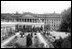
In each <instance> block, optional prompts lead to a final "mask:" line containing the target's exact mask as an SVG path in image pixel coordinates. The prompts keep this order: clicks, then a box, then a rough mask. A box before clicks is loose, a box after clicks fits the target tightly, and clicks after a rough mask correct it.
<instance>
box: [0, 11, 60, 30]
mask: <svg viewBox="0 0 72 49" xmlns="http://www.w3.org/2000/svg"><path fill="white" fill-rule="evenodd" d="M1 20H2V21H13V22H15V21H17V22H34V23H36V22H44V23H45V25H50V27H51V30H57V29H59V25H60V23H61V14H57V13H55V12H54V13H51V14H33V13H23V14H18V13H16V14H1Z"/></svg>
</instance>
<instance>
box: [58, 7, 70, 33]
mask: <svg viewBox="0 0 72 49" xmlns="http://www.w3.org/2000/svg"><path fill="white" fill-rule="evenodd" d="M59 30H60V31H63V32H71V8H69V9H68V10H66V11H65V12H62V23H61V25H60V29H59Z"/></svg>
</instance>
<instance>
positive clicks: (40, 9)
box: [1, 1, 71, 14]
mask: <svg viewBox="0 0 72 49" xmlns="http://www.w3.org/2000/svg"><path fill="white" fill-rule="evenodd" d="M69 7H71V1H1V13H15V12H16V11H17V12H19V13H23V12H32V13H39V14H42V13H53V12H54V11H55V12H56V13H61V12H62V11H63V10H64V9H68V8H69Z"/></svg>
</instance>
